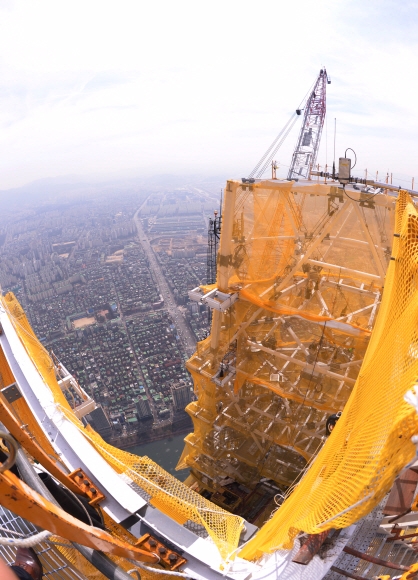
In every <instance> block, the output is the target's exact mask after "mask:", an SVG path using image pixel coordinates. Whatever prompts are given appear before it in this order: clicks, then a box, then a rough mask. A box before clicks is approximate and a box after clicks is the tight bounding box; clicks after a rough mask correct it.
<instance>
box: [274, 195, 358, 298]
mask: <svg viewBox="0 0 418 580" xmlns="http://www.w3.org/2000/svg"><path fill="white" fill-rule="evenodd" d="M348 208H349V205H348V204H344V205H343V207H342V209H340V210H339V211H337V212H336V213H335V214H334V215H333V216H332V217H331V219H330V220H329V222H328V223H327V224H326V225H325V227H324V229H323V230H322V233H321V234H320V235H318V237H317V238H316V240H315V241H314V242H313V244H311V245H310V246H309V248H308V249H307V251H306V254H305V255H303V256H302V257H301V259H300V260H299V261H298V262H297V264H296V265H295V266H294V267H293V268H292V270H291V272H290V273H289V274H288V275H287V276H286V278H285V279H284V280H283V281H282V282H281V284H280V285H279V287H278V288H277V290H278V291H280V290H281V289H282V288H286V286H287V285H288V284H289V282H290V280H292V278H293V276H294V275H295V274H296V272H298V271H299V270H300V269H301V268H302V266H303V264H305V263H306V262H307V261H308V260H309V258H310V257H311V256H312V254H313V253H314V252H315V250H316V249H317V248H318V246H320V245H321V244H322V242H323V240H324V238H325V236H327V235H328V234H329V232H330V231H331V229H332V228H333V227H334V225H335V224H336V223H337V222H338V221H339V220H340V219H341V218H342V216H343V215H344V214H345V213H346V211H347V209H348Z"/></svg>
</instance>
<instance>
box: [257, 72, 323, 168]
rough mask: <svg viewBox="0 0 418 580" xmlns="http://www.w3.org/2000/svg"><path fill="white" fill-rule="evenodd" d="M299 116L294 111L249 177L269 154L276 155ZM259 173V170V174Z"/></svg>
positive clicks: (310, 90) (309, 91)
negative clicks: (290, 125)
mask: <svg viewBox="0 0 418 580" xmlns="http://www.w3.org/2000/svg"><path fill="white" fill-rule="evenodd" d="M315 84H316V79H315V81H314V82H313V83H312V85H311V87H310V88H309V90H308V91H307V93H306V95H305V96H304V97H303V99H302V100H301V102H300V104H299V106H298V107H297V110H300V109H301V107H302V105H303V103H304V102H305V101H306V99H307V97H308V95H309V94H310V93H311V92H312V89H313V87H314V86H315ZM297 118H298V115H297V114H296V113H292V115H291V117H290V119H289V120H288V121H287V123H286V124H285V126H284V127H283V129H282V130H281V131H280V133H279V134H278V135H277V137H276V138H275V139H274V141H273V143H272V144H271V145H270V147H269V148H268V149H267V151H266V152H265V153H264V155H263V156H262V157H261V159H260V161H259V162H258V163H257V165H256V166H255V167H254V169H253V170H252V171H251V173H250V175H249V177H250V178H251V177H253V176H254V175H255V173H257V172H258V170H259V168H260V167H261V165H262V164H263V163H264V162H265V160H266V158H267V156H268V155H271V159H272V158H273V157H274V156H275V155H276V153H277V151H278V149H279V148H280V146H281V145H282V143H283V141H284V139H285V138H286V137H287V135H288V134H289V131H290V129H291V128H292V127H293V125H294V124H295V122H296V120H297ZM292 121H293V124H292V127H290V129H289V130H287V127H288V125H289V124H290V123H291V122H292ZM286 130H287V133H286V135H285V136H284V138H283V140H282V141H281V142H280V144H279V145H278V147H277V148H276V149H274V148H275V147H276V144H277V142H278V141H279V139H280V138H281V137H282V135H283V134H284V133H285V132H286ZM273 149H274V151H273V153H272V154H271V151H272V150H273ZM271 159H270V160H269V161H267V162H266V163H265V166H266V167H267V166H268V165H269V163H270V161H271ZM264 171H265V169H263V170H262V173H261V175H262V174H263V173H264ZM257 175H259V172H258V174H257Z"/></svg>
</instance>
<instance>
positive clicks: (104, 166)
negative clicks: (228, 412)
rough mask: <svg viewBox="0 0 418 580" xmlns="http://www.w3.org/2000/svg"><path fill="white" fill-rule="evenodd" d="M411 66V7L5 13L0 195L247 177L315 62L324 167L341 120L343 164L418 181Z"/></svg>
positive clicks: (360, 4)
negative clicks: (120, 179)
mask: <svg viewBox="0 0 418 580" xmlns="http://www.w3.org/2000/svg"><path fill="white" fill-rule="evenodd" d="M417 57H418V0H413V1H408V0H402V1H401V0H395V1H392V0H381V1H376V0H352V1H351V0H299V1H298V2H291V1H289V0H287V1H283V0H275V1H269V0H251V1H250V0H210V1H206V2H203V1H201V0H190V1H189V0H160V1H158V0H147V1H144V0H134V1H129V0H117V1H116V0H112V1H108V0H99V1H96V0H81V1H79V0H71V1H67V0H36V1H33V0H22V1H19V0H18V1H16V2H13V1H12V0H0V189H6V188H9V187H16V186H20V185H23V184H25V183H27V182H30V181H33V180H35V179H40V178H45V177H53V176H60V175H70V174H73V175H87V174H92V173H94V174H98V175H101V174H110V173H118V174H119V175H120V176H123V174H124V173H128V172H129V173H130V175H132V174H133V173H137V174H138V175H140V174H144V175H152V174H160V173H184V174H197V173H200V174H204V175H208V176H210V175H223V174H225V176H228V177H241V176H243V175H247V174H248V173H249V172H250V171H251V169H252V168H253V166H254V165H255V164H256V162H257V161H258V159H259V158H260V157H261V155H262V154H263V153H264V151H265V150H266V149H267V147H268V146H269V145H270V143H271V141H272V140H273V139H274V137H275V136H276V135H277V133H278V132H279V130H280V129H281V128H282V126H283V125H284V124H285V122H286V121H287V119H288V118H289V115H290V114H291V112H292V110H294V109H295V108H296V107H297V105H298V104H299V102H300V100H301V99H302V97H303V96H304V95H305V93H306V92H307V90H308V88H309V87H310V85H311V84H312V83H313V81H314V79H315V77H316V76H317V74H318V72H319V69H320V68H321V66H323V65H325V66H326V68H327V70H328V73H329V74H330V76H331V78H332V84H331V85H330V86H328V95H327V100H328V103H327V104H328V157H327V161H328V163H330V162H332V148H333V145H332V142H333V135H332V133H333V123H334V121H333V120H334V117H337V157H338V156H339V155H343V154H344V150H345V148H346V147H352V148H353V149H355V150H356V153H357V156H358V158H359V161H358V165H357V168H359V169H360V170H361V171H363V170H364V169H365V168H366V167H367V168H368V170H369V172H375V171H376V170H379V177H380V176H382V177H383V174H384V173H386V171H388V170H389V171H390V172H393V173H394V175H396V176H399V178H401V177H402V178H404V179H407V180H408V181H409V180H410V176H414V175H415V177H416V180H417V181H418V164H417V145H418V112H417V105H416V102H417V96H416V93H417V90H418V82H417ZM326 133H327V131H326V127H324V133H323V138H322V144H321V150H320V155H319V162H320V163H321V164H325V160H326V159H325V157H326V155H325V153H326ZM296 137H297V131H296V129H294V130H293V132H292V134H291V135H290V136H289V138H288V141H287V143H286V147H284V148H283V149H282V150H281V151H280V152H279V153H278V154H277V160H278V161H279V162H282V163H283V164H288V163H289V161H290V155H291V151H292V150H293V147H294V144H295V141H296ZM286 170H287V167H284V165H283V167H282V174H284V173H285V172H286ZM400 183H401V184H404V182H400ZM405 184H406V182H405Z"/></svg>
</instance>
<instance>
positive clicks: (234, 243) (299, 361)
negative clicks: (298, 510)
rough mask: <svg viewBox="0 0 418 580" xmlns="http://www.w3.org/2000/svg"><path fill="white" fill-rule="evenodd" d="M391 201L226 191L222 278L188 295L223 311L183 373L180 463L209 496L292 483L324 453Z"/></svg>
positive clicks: (276, 190) (357, 343)
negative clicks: (189, 426)
mask: <svg viewBox="0 0 418 580" xmlns="http://www.w3.org/2000/svg"><path fill="white" fill-rule="evenodd" d="M394 204H395V200H394V199H393V198H392V197H389V196H387V195H380V196H378V197H375V198H373V199H372V198H370V196H366V195H365V194H363V193H361V192H356V191H353V192H352V193H351V192H350V194H349V196H348V195H347V194H346V193H345V192H344V191H343V190H342V189H341V188H340V187H337V186H334V185H324V184H319V183H313V182H299V183H294V182H280V181H275V180H271V181H270V180H269V181H257V182H255V183H241V182H237V181H229V182H228V183H227V186H226V189H225V194H224V208H223V224H222V236H221V242H220V247H219V257H218V269H217V281H216V284H215V286H211V287H201V288H200V295H199V289H195V291H193V292H194V293H195V299H200V301H201V302H206V301H207V303H208V304H210V303H211V301H212V303H214V300H215V298H214V297H216V295H217V296H218V298H217V300H218V305H216V304H214V305H213V308H214V309H213V320H212V328H211V334H210V336H209V337H208V338H207V339H205V340H204V341H202V342H200V343H199V344H198V346H197V351H196V353H195V354H194V355H193V356H192V357H191V359H190V360H189V361H188V363H187V368H188V369H189V371H190V373H191V375H192V377H193V380H194V385H195V394H196V397H197V401H195V402H193V403H191V404H190V405H189V406H188V407H187V412H188V413H189V415H190V416H191V418H192V420H193V424H194V432H193V433H192V434H190V435H188V436H187V437H186V439H185V442H186V446H185V449H184V452H183V455H182V457H181V459H180V462H179V465H178V467H179V468H184V467H189V468H191V470H192V474H193V476H194V478H195V479H196V480H197V482H198V485H199V486H200V489H201V490H206V491H208V492H209V493H213V494H216V492H218V491H220V490H222V489H223V485H224V482H225V480H226V479H228V478H229V479H232V480H233V481H235V482H237V483H239V484H241V485H244V486H245V487H246V488H248V489H250V490H252V489H254V488H255V486H256V485H257V484H258V482H259V481H260V479H261V478H268V479H271V480H273V481H274V482H276V483H277V484H278V485H281V486H285V487H288V486H291V485H292V484H293V482H294V481H295V479H296V478H297V477H298V476H299V475H300V474H301V473H302V472H303V470H304V469H305V468H306V466H307V465H308V464H309V462H310V461H311V459H312V458H313V457H314V456H315V455H316V454H317V453H318V451H319V450H320V449H321V447H322V445H323V444H324V441H325V426H326V420H327V417H328V416H329V415H330V414H333V413H337V412H339V411H342V409H343V408H344V406H345V404H346V402H347V400H348V398H349V396H350V393H351V391H352V389H353V386H354V384H355V382H356V378H357V376H358V373H359V370H360V367H361V364H362V361H363V358H364V355H365V352H366V348H367V346H368V343H369V339H370V335H371V330H372V328H373V325H374V322H375V320H376V316H377V313H378V309H379V305H380V301H381V295H382V288H383V284H384V278H385V272H386V268H387V265H388V263H389V261H390V255H391V253H390V244H391V238H392V233H393V218H394ZM196 290H198V292H196ZM223 304H227V305H228V307H225V308H223V307H222V305H223ZM211 306H212V304H211Z"/></svg>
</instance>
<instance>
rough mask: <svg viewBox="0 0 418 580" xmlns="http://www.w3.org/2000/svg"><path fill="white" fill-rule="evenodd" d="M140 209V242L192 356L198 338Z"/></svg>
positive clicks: (184, 344) (186, 348) (138, 227)
mask: <svg viewBox="0 0 418 580" xmlns="http://www.w3.org/2000/svg"><path fill="white" fill-rule="evenodd" d="M141 207H142V206H141ZM140 209H141V208H139V209H138V210H137V211H136V213H135V215H134V220H135V225H136V227H137V229H138V236H139V240H140V243H141V245H142V247H143V249H144V252H145V253H146V255H147V258H148V260H149V264H150V269H151V271H152V273H153V275H154V278H155V281H156V283H157V285H158V288H159V291H160V293H161V295H162V297H163V299H164V306H165V308H166V310H167V311H168V312H169V314H170V316H171V317H172V319H173V321H174V323H175V325H176V328H177V331H178V333H179V336H180V339H181V341H182V343H183V346H184V349H185V351H186V353H187V355H188V356H191V355H192V354H193V353H194V352H195V350H196V340H195V338H194V336H193V334H192V332H191V330H190V328H189V326H188V324H187V323H186V321H185V320H184V317H183V315H182V313H181V311H180V310H179V309H178V308H177V305H176V301H175V299H174V294H173V293H172V291H171V289H170V287H169V285H168V284H167V281H166V279H165V277H164V274H163V272H162V270H161V267H160V265H159V263H158V260H157V258H156V257H155V254H154V252H153V250H152V248H151V244H150V243H149V240H148V237H147V236H146V234H145V232H144V229H143V227H142V223H141V219H140V218H139V217H138V213H139V211H140Z"/></svg>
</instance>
